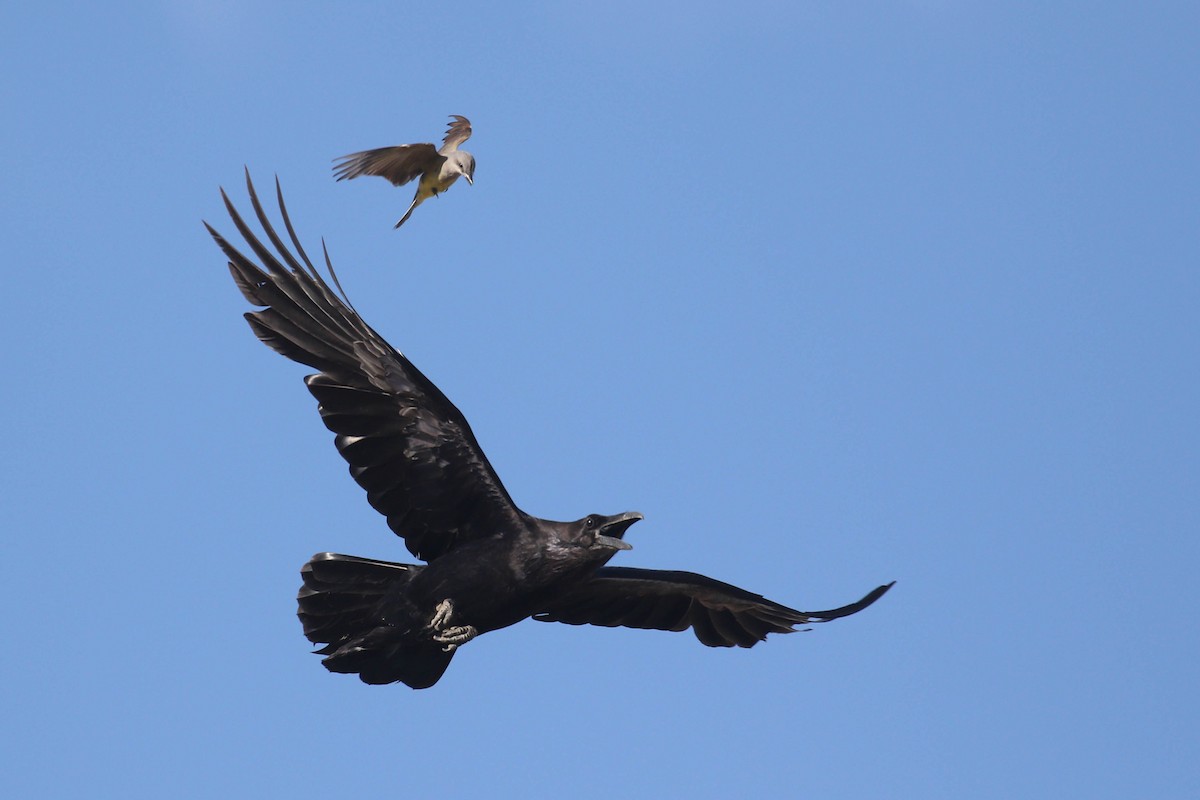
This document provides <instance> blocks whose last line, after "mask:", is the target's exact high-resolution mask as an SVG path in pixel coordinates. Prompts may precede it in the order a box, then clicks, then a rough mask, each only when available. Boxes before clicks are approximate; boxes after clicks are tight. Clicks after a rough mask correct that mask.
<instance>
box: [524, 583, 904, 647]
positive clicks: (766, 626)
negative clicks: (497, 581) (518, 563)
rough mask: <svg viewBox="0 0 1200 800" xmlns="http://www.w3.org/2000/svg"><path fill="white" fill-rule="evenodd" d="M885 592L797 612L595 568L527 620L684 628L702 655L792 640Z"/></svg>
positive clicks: (736, 594) (738, 593)
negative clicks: (786, 636) (781, 636)
mask: <svg viewBox="0 0 1200 800" xmlns="http://www.w3.org/2000/svg"><path fill="white" fill-rule="evenodd" d="M891 586H892V584H890V583H889V584H887V585H886V586H880V587H879V588H877V589H875V590H874V591H872V592H871V593H870V594H868V595H867V596H866V597H864V598H863V599H861V600H859V601H858V602H857V603H851V604H850V605H848V606H842V607H841V608H834V609H831V610H829V611H797V610H795V609H794V608H788V607H787V606H782V605H780V604H779V603H775V602H772V601H770V600H768V599H766V598H765V597H763V596H762V595H757V594H754V593H753V592H747V591H746V590H745V589H739V588H738V587H736V586H731V585H730V584H728V583H722V582H721V581H717V580H713V579H712V578H708V577H705V576H704V575H697V574H696V573H694V572H670V571H664V570H653V569H634V568H630V567H601V568H600V569H598V570H597V571H596V572H595V573H594V574H593V576H592V577H591V578H590V579H588V580H587V581H584V582H583V583H581V584H579V585H578V586H577V587H575V588H573V589H572V590H571V591H570V592H569V593H568V594H565V595H563V596H561V597H559V598H557V599H556V600H555V601H554V602H553V603H552V604H551V605H550V606H549V608H547V609H546V610H545V611H543V612H541V613H538V614H535V615H534V616H533V618H534V619H536V620H539V621H541V622H565V623H567V624H569V625H603V626H605V627H608V628H615V627H619V626H620V627H626V628H650V629H653V630H660V631H682V630H687V629H688V628H691V629H692V631H693V632H694V633H695V634H696V638H697V639H699V640H700V641H701V642H703V643H704V644H706V645H708V646H709V647H733V646H734V645H737V646H738V647H753V646H754V645H755V644H757V643H758V642H761V641H763V640H764V639H766V638H767V634H768V633H793V632H794V631H795V630H796V628H795V626H796V625H808V624H810V623H814V622H828V621H830V620H833V619H837V618H839V617H846V616H849V615H851V614H855V613H857V612H859V611H862V610H863V609H864V608H866V607H867V606H869V605H871V604H872V603H874V602H875V601H876V600H878V599H879V598H880V597H882V596H883V593H884V592H886V591H887V590H888V589H890V588H891Z"/></svg>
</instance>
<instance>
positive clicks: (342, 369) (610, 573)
mask: <svg viewBox="0 0 1200 800" xmlns="http://www.w3.org/2000/svg"><path fill="white" fill-rule="evenodd" d="M246 186H247V189H248V191H249V195H250V202H251V204H252V205H253V207H254V212H255V214H256V215H257V216H258V220H259V223H260V224H261V225H262V228H263V230H264V232H265V233H266V236H267V239H268V240H269V241H270V243H271V245H272V247H273V248H274V251H272V250H271V249H270V248H268V247H267V246H265V245H264V244H263V243H262V242H260V241H259V239H258V238H257V237H256V236H255V234H254V233H253V232H252V231H251V229H250V227H249V226H248V225H247V224H246V223H245V222H244V221H243V219H242V217H241V216H240V215H239V214H238V212H237V210H236V209H235V208H234V206H233V204H232V203H231V202H230V200H229V197H228V196H227V195H226V194H225V191H224V190H222V191H221V196H222V198H223V199H224V201H225V206H226V208H227V209H228V210H229V214H230V216H231V217H232V218H233V223H234V225H235V226H237V229H238V232H239V233H240V234H241V235H242V238H243V239H245V241H246V244H247V245H249V248H250V250H251V251H252V252H253V253H254V255H255V256H256V257H257V259H258V262H259V264H261V266H260V265H259V264H256V263H255V262H254V261H253V260H251V259H250V258H248V257H247V256H245V255H243V254H242V253H241V252H239V251H238V250H237V249H235V248H234V247H233V246H232V245H231V244H230V243H229V242H228V241H226V240H225V239H224V238H223V237H222V236H221V235H220V234H219V233H217V232H216V231H215V230H213V228H212V227H211V226H209V225H208V223H205V227H207V228H208V231H209V233H210V234H212V236H213V238H214V239H215V240H216V242H217V244H218V245H219V246H220V247H221V249H222V250H223V251H224V252H225V255H226V256H227V257H228V258H229V269H230V272H231V273H232V274H233V279H234V281H235V282H236V283H237V286H238V288H239V289H240V290H241V291H242V294H243V295H245V297H246V299H247V300H248V301H250V303H252V304H253V305H255V306H260V307H262V310H259V311H255V312H252V313H247V314H246V315H245V316H246V319H247V321H249V323H250V327H251V328H252V329H253V330H254V333H255V334H257V336H258V338H259V339H261V340H262V341H263V342H264V343H265V344H267V345H268V346H269V347H271V348H272V349H274V350H275V351H276V352H278V353H281V354H282V355H285V356H287V357H288V358H290V359H292V360H293V361H298V362H300V363H301V364H306V365H308V366H310V367H312V368H313V369H315V370H317V373H316V374H314V375H309V376H308V377H307V378H305V381H304V382H305V384H306V385H307V386H308V390H309V391H310V392H311V393H312V394H313V396H314V397H316V399H317V401H318V403H319V411H320V413H321V418H322V419H323V420H324V422H325V425H326V427H328V428H329V429H330V430H331V431H333V432H334V433H335V434H336V436H335V438H334V444H335V445H336V446H337V449H338V452H340V453H341V454H342V457H343V458H345V459H346V461H348V462H349V464H350V474H351V475H352V476H353V477H354V480H356V481H357V482H358V484H359V485H360V486H362V487H363V488H364V489H365V490H366V491H367V500H368V501H369V502H370V503H371V505H372V506H373V507H374V508H375V510H377V511H379V512H380V513H381V514H383V515H384V516H385V517H387V522H388V526H389V527H390V528H391V529H392V531H393V532H395V533H396V534H397V535H398V536H400V537H402V538H403V539H404V543H405V544H406V545H407V546H408V549H409V551H410V552H411V553H412V554H413V555H415V556H417V557H418V558H420V559H422V560H423V561H425V562H427V563H426V564H424V565H417V564H396V563H392V562H389V561H375V560H372V559H367V558H357V557H355V556H345V555H338V554H336V553H318V554H317V555H315V556H313V558H312V560H310V561H309V562H308V563H307V564H305V565H304V567H303V568H302V569H301V571H300V574H301V576H302V577H303V586H302V587H301V589H300V593H299V598H298V599H299V605H300V608H299V616H300V621H301V623H302V624H303V626H304V634H305V635H306V636H307V637H308V639H309V640H310V641H312V642H313V643H314V644H320V645H324V647H322V648H321V649H319V650H317V651H316V652H317V653H319V654H321V655H324V656H325V659H324V660H323V662H322V663H323V664H324V665H325V667H326V668H327V669H329V670H330V671H332V672H345V673H357V674H358V676H359V678H361V679H362V681H363V682H365V683H372V684H380V683H393V682H395V681H402V682H404V683H406V684H408V685H409V686H411V687H413V688H414V689H423V688H426V687H429V686H432V685H433V684H435V683H437V681H438V679H439V678H441V676H442V673H444V672H445V671H446V667H447V666H449V664H450V659H451V658H453V656H454V653H455V652H456V650H457V648H458V647H459V646H460V645H462V644H464V643H466V642H468V641H470V640H471V639H472V638H474V637H475V636H478V635H479V634H481V633H487V632H488V631H494V630H497V629H499V628H504V627H507V626H509V625H512V624H513V623H516V622H519V621H521V620H523V619H525V618H526V617H533V618H534V619H536V620H539V621H543V622H565V623H568V624H571V625H584V624H588V625H603V626H608V627H614V626H626V627H630V628H653V629H656V630H664V631H682V630H686V629H687V628H691V629H692V631H693V632H694V633H695V634H696V638H698V639H699V640H700V641H701V642H703V643H704V644H706V645H709V646H710V647H732V646H734V645H737V646H738V647H752V646H753V645H755V644H756V643H758V642H760V641H762V640H764V639H765V638H766V636H767V634H768V633H791V632H792V631H793V630H794V629H795V626H796V625H805V624H808V623H814V622H827V621H829V620H832V619H837V618H838V617H845V616H849V615H850V614H854V613H857V612H858V611H861V610H862V609H864V608H866V607H867V606H869V605H871V603H874V602H875V601H876V600H878V599H879V598H880V597H881V596H882V595H883V593H884V592H886V591H887V590H888V588H889V587H890V586H891V584H887V585H886V586H880V587H879V588H877V589H875V590H874V591H872V592H871V593H870V594H868V595H867V596H866V597H864V598H863V599H861V600H859V601H858V602H856V603H851V604H850V605H847V606H842V607H841V608H835V609H832V610H830V611H797V610H795V609H792V608H788V607H787V606H782V605H780V604H778V603H775V602H772V601H770V600H767V599H766V598H764V597H762V596H761V595H757V594H754V593H752V592H748V591H746V590H744V589H739V588H737V587H736V586H731V585H729V584H727V583H721V582H720V581H716V580H713V579H712V578H707V577H705V576H703V575H697V574H694V573H690V572H670V571H660V570H648V569H631V568H628V567H606V566H604V564H605V563H606V562H607V561H608V560H609V559H610V558H612V557H613V555H614V554H615V553H616V552H617V551H618V550H628V549H630V545H628V544H627V543H626V542H625V541H624V536H625V532H626V531H627V530H628V529H629V526H631V525H632V524H633V523H635V522H637V521H638V520H640V519H642V515H641V514H639V513H637V512H636V511H631V512H627V513H624V514H615V515H612V516H606V515H603V514H590V515H588V516H586V517H583V518H582V519H579V520H575V521H574V522H552V521H550V520H544V519H538V518H537V517H533V516H530V515H529V514H526V513H525V512H524V511H521V510H520V509H519V508H517V506H516V505H515V504H514V503H513V501H512V498H510V497H509V495H508V492H507V491H505V489H504V485H503V484H501V482H500V478H499V477H497V476H496V473H495V471H493V469H492V466H491V464H489V463H488V460H487V458H486V457H484V454H483V451H482V450H481V449H480V447H479V443H478V442H476V441H475V436H474V434H473V433H472V432H471V427H470V425H468V424H467V420H466V418H465V417H463V415H462V413H461V412H460V411H459V410H458V409H457V408H455V407H454V404H453V403H451V402H450V401H449V400H448V399H447V398H446V396H445V395H444V394H442V393H441V391H439V390H438V388H437V387H436V386H435V385H434V384H433V383H432V382H431V381H430V380H429V379H428V378H426V377H425V376H424V375H423V374H421V372H420V370H418V369H417V368H416V367H415V366H413V364H412V363H411V362H410V361H409V360H408V359H407V358H405V357H404V356H403V355H402V354H401V353H400V352H399V351H397V350H396V349H394V348H393V347H392V346H391V345H389V344H388V343H387V342H386V341H384V339H383V337H382V336H380V335H379V334H378V333H376V332H375V331H374V330H373V329H372V328H371V327H370V326H369V325H367V323H366V322H364V321H363V320H362V318H360V317H359V316H358V314H357V313H356V312H355V310H354V308H353V306H351V305H350V302H349V300H348V299H347V298H346V295H345V292H344V291H342V288H341V285H340V283H339V282H338V280H337V275H336V274H335V273H334V271H333V265H332V263H331V262H330V260H329V255H328V252H327V251H326V252H325V253H324V257H325V265H326V269H327V270H328V272H329V275H330V278H331V279H332V281H333V285H334V286H335V287H336V288H337V292H336V293H335V292H334V291H333V290H332V289H331V288H330V286H329V285H328V284H327V283H326V282H325V281H324V280H323V279H322V277H321V275H320V274H319V273H318V271H317V270H316V269H315V268H314V267H313V265H312V262H311V261H310V260H309V258H308V256H307V255H306V254H305V252H304V249H303V247H301V245H300V241H299V239H297V237H296V233H295V231H294V230H293V228H292V224H291V221H290V219H289V218H288V214H287V208H286V207H285V206H284V202H283V193H282V192H281V191H280V188H279V181H278V179H276V182H275V190H276V195H277V198H278V202H279V210H280V212H281V214H282V217H283V223H284V225H285V226H286V229H287V233H288V236H289V238H290V239H291V243H292V245H293V246H294V248H295V255H293V253H292V252H291V251H289V250H288V248H287V246H286V245H285V244H284V242H283V240H282V239H281V238H280V237H279V235H278V234H277V233H276V231H275V229H274V228H273V227H272V226H271V223H270V220H269V219H268V218H267V215H266V213H265V212H264V211H263V208H262V205H261V204H260V203H259V200H258V196H257V195H256V193H255V191H254V185H253V184H252V183H251V182H250V175H249V172H247V174H246ZM297 256H298V257H299V258H297Z"/></svg>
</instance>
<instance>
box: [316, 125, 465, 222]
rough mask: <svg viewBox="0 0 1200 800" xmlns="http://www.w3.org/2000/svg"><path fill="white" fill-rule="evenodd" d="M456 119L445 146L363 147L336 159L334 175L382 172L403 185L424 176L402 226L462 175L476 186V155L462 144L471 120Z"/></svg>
mask: <svg viewBox="0 0 1200 800" xmlns="http://www.w3.org/2000/svg"><path fill="white" fill-rule="evenodd" d="M450 116H451V117H452V118H453V119H454V121H453V122H451V123H450V127H449V128H447V130H446V138H445V139H443V140H442V146H441V148H440V149H439V148H435V147H434V146H433V143H432V142H422V143H420V144H398V145H395V146H394V147H379V148H376V149H375V150H363V151H362V152H360V153H351V154H350V155H348V156H342V157H340V158H336V159H334V161H336V162H337V163H335V164H334V165H333V174H334V175H335V176H336V177H337V179H338V180H339V181H343V180H348V179H350V178H357V177H358V176H360V175H378V176H379V177H381V178H387V179H388V180H389V181H391V182H392V183H394V184H395V185H396V186H403V185H404V184H406V183H408V182H409V181H411V180H412V179H413V178H416V177H418V176H419V177H420V178H421V180H420V182H419V183H418V184H417V193H416V194H415V195H413V201H412V205H410V206H409V207H408V211H405V212H404V216H403V217H401V218H400V221H399V222H397V223H396V227H397V228H399V227H400V226H401V225H403V224H404V223H405V222H407V221H408V218H409V217H411V216H412V213H413V209H415V208H416V207H417V206H419V205H421V203H423V202H425V201H426V200H428V199H429V198H430V197H437V196H438V195H439V194H441V193H442V192H444V191H446V190H447V189H449V188H450V187H451V186H453V185H454V182H455V181H456V180H458V176H459V175H461V176H462V177H464V178H466V179H467V183H469V184H471V185H472V186H474V185H475V156H473V155H471V154H470V153H468V152H467V151H466V150H459V149H458V146H459V145H460V144H462V143H463V142H465V141H466V140H467V139H470V138H471V120H469V119H467V118H466V117H464V116H460V115H459V114H451V115H450Z"/></svg>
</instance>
